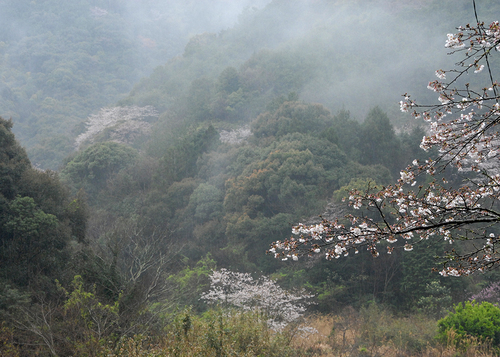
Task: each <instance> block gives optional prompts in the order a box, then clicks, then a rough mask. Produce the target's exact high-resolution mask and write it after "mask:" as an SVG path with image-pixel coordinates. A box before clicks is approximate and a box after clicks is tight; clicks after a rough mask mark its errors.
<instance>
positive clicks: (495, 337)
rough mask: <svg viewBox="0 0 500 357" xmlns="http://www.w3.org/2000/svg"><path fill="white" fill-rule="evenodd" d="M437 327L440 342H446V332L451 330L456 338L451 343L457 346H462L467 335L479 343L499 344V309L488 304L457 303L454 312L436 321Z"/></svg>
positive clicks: (473, 302)
mask: <svg viewBox="0 0 500 357" xmlns="http://www.w3.org/2000/svg"><path fill="white" fill-rule="evenodd" d="M438 326H439V334H438V339H439V340H441V342H446V341H447V339H448V331H449V330H451V329H453V330H454V331H455V333H456V337H455V338H454V340H453V341H452V342H453V343H455V344H456V345H457V346H458V345H461V344H462V342H463V340H464V338H466V337H467V335H469V336H473V337H476V338H478V339H479V341H481V342H488V341H489V342H491V343H492V344H494V345H499V344H500V308H498V307H496V306H495V305H493V304H491V303H489V302H482V303H480V304H478V303H476V302H475V301H472V302H470V301H467V302H465V303H464V304H462V303H459V304H458V305H456V306H455V312H450V313H449V314H448V316H446V317H444V318H442V319H441V320H439V321H438Z"/></svg>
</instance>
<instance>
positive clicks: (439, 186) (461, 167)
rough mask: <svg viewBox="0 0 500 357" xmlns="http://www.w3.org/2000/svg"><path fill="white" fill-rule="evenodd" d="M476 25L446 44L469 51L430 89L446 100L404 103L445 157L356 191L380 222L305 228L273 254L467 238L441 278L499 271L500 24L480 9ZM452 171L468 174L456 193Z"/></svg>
mask: <svg viewBox="0 0 500 357" xmlns="http://www.w3.org/2000/svg"><path fill="white" fill-rule="evenodd" d="M473 5H474V12H475V13H476V6H475V5H476V4H475V3H474V2H473ZM476 20H477V25H475V26H471V25H466V26H465V27H459V28H458V29H457V31H458V32H457V33H455V34H448V39H447V41H446V44H445V47H446V48H448V49H450V50H451V54H460V55H461V60H460V61H459V62H458V63H457V64H456V67H455V68H454V69H451V70H447V71H446V70H437V71H436V76H437V79H436V80H434V81H432V82H430V83H429V86H428V88H429V89H431V90H433V91H434V92H436V94H437V95H438V100H439V103H438V104H436V105H421V104H419V103H418V102H417V101H415V100H413V99H411V98H410V96H409V95H407V94H405V95H404V100H402V101H401V102H400V107H401V110H402V111H403V112H410V113H412V115H413V116H414V117H415V118H416V119H418V118H423V120H425V121H426V122H428V123H429V124H430V125H429V134H428V135H426V136H424V138H423V139H422V143H421V148H422V149H424V150H429V149H431V148H436V149H438V151H439V154H438V156H437V157H436V158H434V159H429V160H426V161H425V162H419V161H417V160H415V161H413V163H412V164H411V165H410V166H408V167H407V168H406V169H405V170H403V171H401V177H400V179H399V180H398V182H397V183H395V184H393V185H391V186H387V187H384V188H382V189H378V190H374V188H373V187H371V188H368V189H367V190H366V191H360V190H355V191H352V192H350V197H349V204H350V205H351V206H352V207H353V208H354V209H360V208H363V209H366V210H369V211H375V212H376V213H377V214H376V216H377V217H376V218H375V217H374V216H373V215H369V217H367V216H366V215H364V214H359V215H349V216H347V217H345V219H347V220H333V221H331V220H324V221H323V222H322V223H321V224H317V225H302V224H299V225H298V226H296V227H293V231H292V233H293V235H292V237H291V238H289V239H287V240H285V241H277V242H274V243H273V244H272V246H271V248H270V249H269V251H268V252H269V253H272V254H274V255H275V257H276V258H281V259H283V260H286V259H293V260H297V259H299V257H300V256H303V255H312V254H316V253H320V254H324V255H325V257H326V259H335V258H339V257H341V256H346V255H348V254H349V252H354V253H357V252H358V249H361V248H363V249H368V250H369V251H370V252H371V253H372V255H373V256H375V257H376V256H378V255H379V254H380V252H381V251H382V250H383V251H385V252H387V253H389V254H390V253H391V252H392V251H393V250H394V249H395V248H396V247H398V246H399V247H404V250H411V249H412V248H413V245H414V244H418V242H421V241H425V240H428V239H444V240H446V241H449V243H453V242H455V241H457V240H467V241H471V242H472V243H471V244H467V245H466V247H467V250H466V251H464V246H463V245H462V246H461V249H455V248H454V245H452V246H451V249H450V251H449V252H444V254H443V256H444V257H445V258H446V259H445V261H444V263H443V266H442V267H441V268H439V270H440V274H441V275H443V276H463V275H469V274H471V273H474V272H476V271H485V270H488V269H492V268H495V267H497V266H498V265H499V263H500V254H499V252H498V246H499V244H500V237H499V235H498V234H497V231H498V227H496V225H497V224H498V223H499V222H500V209H499V205H498V203H499V198H500V197H499V196H500V138H499V132H498V125H499V124H500V103H499V101H500V95H499V89H500V88H499V84H498V83H497V82H496V81H495V79H494V75H495V71H494V70H495V67H494V66H493V65H492V63H493V61H497V60H498V59H497V58H495V56H497V55H498V52H499V51H500V25H499V23H498V21H495V22H493V23H491V24H489V25H485V24H484V23H481V22H480V21H479V20H478V17H477V13H476ZM496 63H498V62H496ZM466 81H470V83H466ZM478 83H482V84H481V85H479V84H478ZM448 167H453V168H454V169H456V170H458V172H459V173H460V172H462V173H463V174H464V177H466V179H464V181H463V184H462V185H460V187H450V185H449V183H448V182H446V180H444V179H442V178H441V179H439V178H438V177H442V175H440V174H441V173H443V171H444V170H445V169H446V168H448ZM422 176H424V177H423V178H422V179H420V180H419V177H422ZM425 176H428V177H425ZM429 177H430V180H429ZM429 181H430V183H426V184H422V185H420V186H417V185H416V183H417V182H429ZM360 212H362V211H360ZM371 217H373V218H371ZM381 243H383V244H381Z"/></svg>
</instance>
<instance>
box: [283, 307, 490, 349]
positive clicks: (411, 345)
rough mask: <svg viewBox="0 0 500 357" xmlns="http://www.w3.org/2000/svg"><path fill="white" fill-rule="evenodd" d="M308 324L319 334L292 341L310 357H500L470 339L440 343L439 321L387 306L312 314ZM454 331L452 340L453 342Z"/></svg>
mask: <svg viewBox="0 0 500 357" xmlns="http://www.w3.org/2000/svg"><path fill="white" fill-rule="evenodd" d="M306 325H307V326H311V327H314V328H315V329H316V330H318V333H316V334H313V335H309V336H304V335H300V334H297V335H296V336H295V337H294V339H293V341H292V344H293V346H294V347H295V348H297V349H299V350H302V351H304V353H305V355H306V356H309V357H334V356H335V357H354V356H363V357H368V356H384V357H402V356H421V357H457V356H463V357H473V356H477V357H492V356H498V354H497V353H496V352H495V350H494V349H493V348H492V347H491V346H490V345H487V344H480V343H479V342H478V341H477V340H476V339H474V338H470V339H468V340H467V341H466V343H465V344H464V347H463V348H461V349H458V348H457V347H455V346H453V345H452V344H451V343H449V344H447V345H443V344H439V343H438V342H437V341H436V340H435V339H434V338H433V336H434V335H435V326H436V321H435V320H432V319H429V318H425V317H422V316H411V317H395V316H393V315H391V314H390V313H388V312H387V311H385V310H383V309H378V308H376V309H367V310H365V311H362V312H361V313H357V312H355V311H354V310H352V309H347V310H346V312H344V313H343V314H341V315H334V316H333V315H332V316H321V315H318V316H311V317H309V319H308V321H307V322H306ZM453 340H454V338H453V331H451V332H450V336H449V341H453Z"/></svg>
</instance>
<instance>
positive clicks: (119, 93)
mask: <svg viewBox="0 0 500 357" xmlns="http://www.w3.org/2000/svg"><path fill="white" fill-rule="evenodd" d="M228 3H229V4H231V5H228ZM181 4H182V5H181ZM265 4H266V2H265V1H261V2H253V3H251V4H250V3H249V2H245V1H240V2H234V1H231V2H226V1H220V2H215V3H213V2H211V3H210V4H208V2H207V3H205V2H199V1H197V2H179V3H175V2H174V3H169V4H168V5H166V4H163V2H159V1H148V2H146V3H145V2H141V3H136V2H122V1H103V2H99V1H83V0H82V1H75V2H72V3H71V4H63V5H60V4H56V3H51V2H46V1H45V2H43V3H36V2H32V3H30V4H27V3H26V4H25V3H22V2H19V3H15V4H14V3H10V2H3V3H2V4H0V5H1V6H2V9H1V10H2V11H1V14H2V15H0V16H2V24H3V27H4V28H5V30H4V31H2V34H1V38H0V43H1V45H0V46H1V49H0V51H1V52H0V55H1V58H2V60H1V63H2V66H1V70H2V73H3V74H2V78H3V80H2V89H1V93H2V96H1V99H0V100H1V102H0V114H1V115H2V116H4V117H6V118H12V119H13V120H14V121H15V123H16V125H15V127H14V130H15V132H16V133H17V135H18V137H19V139H20V140H21V141H22V143H23V145H24V146H26V148H27V150H28V153H29V155H30V157H31V159H32V160H33V162H34V163H36V164H37V165H39V166H41V167H43V168H53V169H56V168H57V167H59V165H60V164H61V162H62V159H63V158H64V156H66V155H68V154H69V153H70V152H71V151H72V150H73V149H74V143H73V141H74V139H75V137H76V136H77V135H79V134H81V132H82V131H83V130H84V121H85V119H86V118H87V117H88V116H89V115H90V114H95V113H97V112H98V111H99V109H100V108H101V107H105V106H112V105H114V104H115V103H116V101H118V100H120V99H121V98H124V97H128V98H127V99H125V100H122V101H121V102H120V103H122V104H127V103H137V104H139V105H154V106H155V107H157V109H158V110H164V109H166V108H167V107H168V105H169V103H171V102H172V101H176V100H177V99H178V98H179V97H181V96H183V95H185V93H186V91H187V89H188V88H189V86H190V85H191V83H192V81H194V80H196V79H201V78H202V77H207V79H210V80H214V79H215V78H216V77H217V76H218V75H219V74H220V73H221V72H222V70H223V69H224V68H226V67H228V66H232V67H234V68H236V69H237V70H239V71H245V72H246V74H243V73H242V74H243V75H245V76H246V77H250V78H252V81H253V84H252V85H253V87H252V88H250V89H251V90H252V91H255V90H258V91H260V95H265V96H266V97H267V98H268V100H270V99H272V98H273V97H275V96H279V95H281V94H285V95H286V94H287V91H288V92H290V91H295V92H297V93H298V94H299V97H300V99H303V100H306V101H311V102H319V103H322V104H324V105H326V106H327V108H329V109H330V110H332V111H333V112H335V111H337V110H339V109H341V108H344V109H346V110H350V111H351V112H352V114H353V115H354V116H355V117H356V118H357V119H358V120H361V119H362V117H363V116H364V115H366V113H367V112H368V109H369V108H370V107H373V106H375V105H382V106H383V107H386V108H387V109H386V110H388V111H389V112H390V113H391V117H392V118H391V120H392V121H394V122H395V123H397V124H398V125H402V123H401V120H402V121H404V119H400V118H399V114H398V113H397V105H396V104H394V103H397V102H398V101H399V99H400V95H401V94H403V93H405V92H411V93H415V95H417V94H418V95H419V98H422V100H425V98H427V96H428V94H427V93H426V92H425V90H422V88H424V89H425V84H426V83H427V82H426V81H428V78H429V77H431V76H432V73H433V71H434V70H435V69H436V68H438V67H439V66H444V65H445V64H446V63H449V62H446V61H448V60H447V59H446V53H445V51H444V50H443V47H442V45H443V40H442V39H443V36H444V35H445V34H446V31H449V29H450V28H453V27H454V26H455V24H456V23H463V22H470V21H471V20H473V18H472V17H471V11H469V10H470V6H468V5H469V4H468V2H467V1H463V2H450V4H449V5H448V4H447V3H446V4H445V3H434V2H432V1H422V2H417V3H415V2H406V1H384V2H370V1H358V2H342V1H317V2H310V1H294V2H292V3H290V2H280V1H273V2H272V3H271V4H269V5H268V6H267V7H266V8H265V9H261V8H262V7H263V6H264V5H265ZM488 6H489V7H491V6H496V5H495V2H491V4H490V5H488ZM243 9H244V10H243ZM158 65H161V66H160V67H158V68H156V69H155V72H154V74H153V77H152V78H151V80H150V81H147V80H141V81H140V82H139V84H137V85H136V86H135V88H134V89H133V90H132V92H131V94H130V95H128V96H127V93H128V92H129V91H130V90H131V89H132V86H133V85H134V84H136V83H137V82H138V81H139V80H140V78H141V77H144V76H147V75H148V74H149V73H151V72H152V70H153V68H155V67H156V66H158ZM269 73H271V76H273V77H275V78H276V80H277V81H278V82H277V83H276V84H272V86H273V88H270V84H269V83H265V82H266V81H268V80H269V79H270V78H269ZM155 81H161V84H159V83H157V82H155ZM422 92H423V93H422ZM373 93H376V95H373ZM265 101H266V100H262V101H261V104H260V105H261V108H262V103H263V102H265ZM259 110H261V109H255V110H253V111H252V113H256V112H258V111H259ZM250 115H253V114H250ZM247 119H249V118H247Z"/></svg>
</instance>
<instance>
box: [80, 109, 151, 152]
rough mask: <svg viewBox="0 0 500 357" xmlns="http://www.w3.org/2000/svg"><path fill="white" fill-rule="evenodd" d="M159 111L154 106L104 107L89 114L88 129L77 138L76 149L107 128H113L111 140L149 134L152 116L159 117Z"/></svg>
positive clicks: (120, 140)
mask: <svg viewBox="0 0 500 357" xmlns="http://www.w3.org/2000/svg"><path fill="white" fill-rule="evenodd" d="M157 117H158V112H157V110H156V109H155V108H154V107H152V106H146V107H138V106H135V105H134V106H128V107H112V108H102V109H101V110H100V111H99V113H97V114H93V115H91V116H89V118H88V119H87V122H86V127H87V130H86V131H85V132H84V133H82V134H80V135H79V136H78V137H77V138H76V140H75V147H76V149H78V148H80V146H81V145H82V144H83V143H85V142H92V140H93V139H95V137H96V136H97V135H99V134H100V133H102V132H104V131H105V130H110V129H112V131H113V132H112V133H111V140H112V141H116V142H124V141H126V138H127V137H130V136H134V135H132V134H133V133H139V134H147V133H148V132H149V131H150V130H151V124H150V123H149V122H148V120H149V119H150V118H157Z"/></svg>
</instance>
